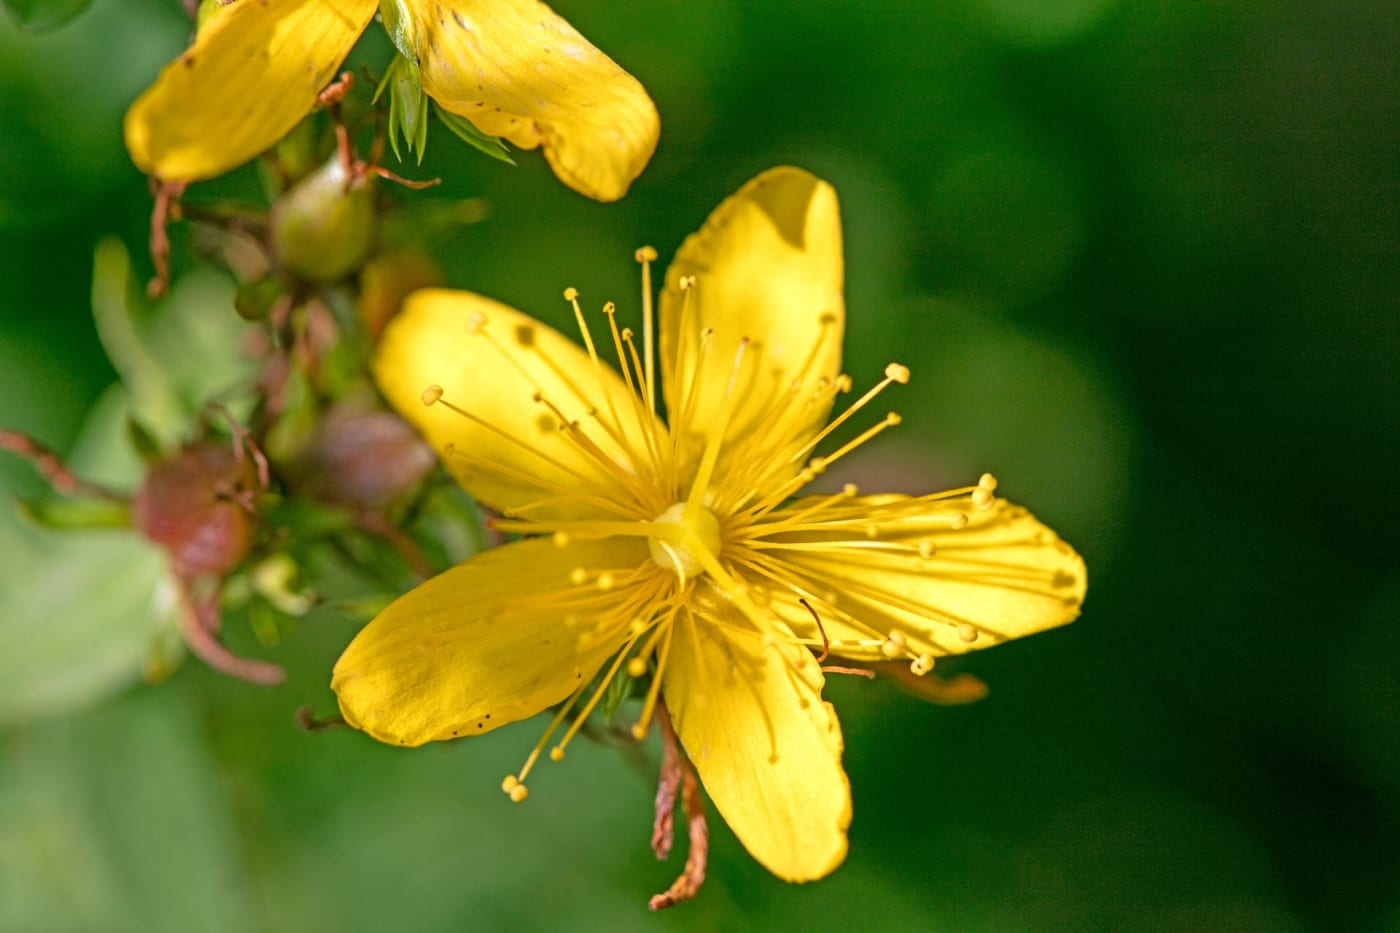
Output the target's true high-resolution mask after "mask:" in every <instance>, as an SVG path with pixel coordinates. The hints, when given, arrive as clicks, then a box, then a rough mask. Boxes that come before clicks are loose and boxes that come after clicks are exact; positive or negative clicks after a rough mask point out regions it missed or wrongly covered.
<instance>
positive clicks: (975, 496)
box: [972, 486, 996, 510]
mask: <svg viewBox="0 0 1400 933" xmlns="http://www.w3.org/2000/svg"><path fill="white" fill-rule="evenodd" d="M995 501H996V496H994V495H992V491H991V490H990V489H987V488H986V487H984V486H978V487H977V488H976V489H974V490H972V506H973V508H976V509H981V510H986V509H990V508H991V507H992V503H993V502H995Z"/></svg>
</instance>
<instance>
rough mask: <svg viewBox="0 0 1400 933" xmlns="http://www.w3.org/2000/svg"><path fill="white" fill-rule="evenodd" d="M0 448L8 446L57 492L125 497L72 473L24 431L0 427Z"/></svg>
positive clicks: (118, 498)
mask: <svg viewBox="0 0 1400 933" xmlns="http://www.w3.org/2000/svg"><path fill="white" fill-rule="evenodd" d="M0 450H8V451H9V452H10V453H12V454H17V455H19V456H21V457H23V458H24V459H26V460H28V461H29V462H30V463H32V464H34V469H36V470H38V471H39V475H40V476H42V477H43V478H44V481H45V482H47V483H48V484H49V485H50V486H52V487H53V490H54V492H56V493H59V494H60V495H64V496H91V497H93V498H98V499H110V500H113V501H116V502H122V501H125V500H123V499H122V497H121V496H119V495H117V494H116V493H114V492H112V491H111V490H110V489H103V488H102V487H101V486H94V485H93V484H92V483H89V482H86V481H84V480H81V479H79V478H78V477H77V476H75V475H73V473H72V472H71V471H70V470H69V469H68V467H67V466H65V465H64V463H63V459H62V458H61V457H59V455H58V454H56V453H54V452H53V451H52V450H49V449H48V448H47V447H45V446H44V445H43V444H40V443H39V442H38V441H36V440H34V438H32V437H29V436H28V435H26V434H21V433H19V432H18V431H6V430H0Z"/></svg>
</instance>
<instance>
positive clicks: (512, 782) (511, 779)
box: [501, 774, 520, 794]
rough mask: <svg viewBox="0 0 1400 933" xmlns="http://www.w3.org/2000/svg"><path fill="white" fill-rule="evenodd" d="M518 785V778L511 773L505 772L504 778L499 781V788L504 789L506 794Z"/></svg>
mask: <svg viewBox="0 0 1400 933" xmlns="http://www.w3.org/2000/svg"><path fill="white" fill-rule="evenodd" d="M519 786H520V778H518V777H516V776H515V775H513V774H507V775H506V776H505V779H504V780H502V781H501V790H503V791H505V792H506V793H507V794H509V793H510V792H511V791H513V790H515V789H516V788H517V787H519Z"/></svg>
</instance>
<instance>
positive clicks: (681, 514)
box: [647, 502, 721, 580]
mask: <svg viewBox="0 0 1400 933" xmlns="http://www.w3.org/2000/svg"><path fill="white" fill-rule="evenodd" d="M655 521H656V524H658V525H669V526H673V527H675V528H676V529H677V532H678V533H675V534H666V535H663V536H657V537H652V538H648V539H647V543H648V544H649V545H650V546H651V559H652V560H654V561H656V563H657V564H659V565H660V566H662V567H664V568H666V569H667V570H673V571H675V572H676V575H677V576H679V577H681V578H682V580H684V579H685V578H686V577H698V576H700V575H701V574H703V573H704V572H705V565H704V563H703V562H702V561H701V559H700V556H699V550H700V549H703V551H705V552H708V554H709V555H710V557H711V558H712V559H713V558H715V557H718V556H719V549H720V543H721V539H720V533H719V519H717V518H715V516H714V513H712V512H710V510H708V509H705V508H700V507H698V506H697V507H696V508H693V509H691V510H690V512H689V514H687V512H686V504H685V503H684V502H677V503H676V504H675V505H673V506H671V507H669V508H668V509H666V511H664V512H662V513H661V514H660V515H658V516H656V519H655ZM666 530H667V531H669V530H670V529H669V528H668V529H666Z"/></svg>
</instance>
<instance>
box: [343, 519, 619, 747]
mask: <svg viewBox="0 0 1400 933" xmlns="http://www.w3.org/2000/svg"><path fill="white" fill-rule="evenodd" d="M645 556H646V545H645V544H643V543H640V542H636V541H630V540H624V541H591V542H590V541H579V542H574V543H571V544H569V545H568V546H567V547H556V546H555V544H554V543H553V542H552V541H550V540H548V539H535V540H530V541H522V542H518V543H515V544H507V545H503V546H501V547H498V548H495V549H493V550H490V551H485V552H483V553H481V554H479V555H477V556H476V557H473V558H472V559H471V560H469V561H467V562H466V563H465V564H462V565H460V566H458V567H455V568H453V569H452V570H449V571H447V572H446V573H444V574H441V575H440V576H437V577H434V578H433V579H431V580H429V581H428V582H427V583H424V584H423V585H421V586H419V587H417V588H416V589H414V590H411V591H410V592H409V593H408V594H407V595H405V596H403V597H401V598H400V599H398V600H396V601H395V602H394V603H393V604H392V605H390V606H389V608H388V609H385V610H384V611H383V612H381V613H380V614H379V616H378V617H377V618H375V620H374V621H373V622H371V623H370V624H369V625H367V626H366V627H365V628H364V629H363V630H362V631H361V632H360V634H359V635H357V636H355V640H354V641H352V642H351V643H350V646H349V647H348V648H346V649H345V653H344V654H343V655H341V657H340V660H339V661H338V662H337V663H336V666H335V673H334V675H333V678H332V680H331V688H332V689H333V690H335V692H336V695H337V696H338V697H339V698H340V710H341V713H342V714H343V715H344V716H345V721H346V722H348V723H349V724H350V725H352V726H354V727H355V728H356V729H361V730H363V731H365V732H367V733H369V734H370V735H372V736H374V737H375V738H376V739H379V740H380V741H381V742H389V743H391V744H394V745H422V744H423V743H424V742H431V741H433V740H435V739H450V738H455V737H457V736H459V735H478V734H480V733H483V732H487V731H490V730H491V729H494V728H496V727H497V726H502V725H505V724H506V723H508V722H514V721H515V720H518V719H524V718H525V717H527V716H533V715H534V714H535V713H538V712H539V711H540V710H542V709H544V708H546V707H548V706H550V705H552V704H554V703H558V702H560V701H561V700H563V699H564V698H565V697H567V696H568V695H569V694H570V693H572V692H573V691H574V690H575V689H577V688H578V687H579V686H581V685H583V684H586V683H587V682H588V681H589V679H590V678H592V676H593V674H594V673H595V672H596V671H597V670H598V668H599V667H600V666H601V665H602V663H603V661H604V660H605V659H606V658H607V657H608V655H610V654H612V653H614V652H616V651H617V649H618V648H619V647H620V646H621V644H622V641H623V638H624V637H625V636H626V634H627V622H628V621H629V619H630V617H628V618H623V619H618V620H611V623H610V624H611V629H612V630H599V629H598V628H597V623H596V621H595V620H596V619H597V618H599V617H600V616H601V617H604V618H607V617H608V615H609V613H610V612H613V611H615V609H616V606H617V604H618V603H619V602H620V601H621V600H622V599H625V598H626V591H625V590H624V589H622V588H619V589H618V590H615V591H612V592H609V593H602V592H600V591H598V590H597V589H596V588H592V587H588V586H586V585H585V586H577V585H575V584H574V583H572V582H571V581H570V574H571V573H572V572H573V571H574V569H575V568H578V567H584V568H590V569H597V568H600V567H602V568H613V567H627V566H636V565H637V563H639V562H640V561H641V560H642V559H643V558H644V557H645ZM565 601H567V602H568V607H569V608H568V609H567V610H565V609H563V608H561V605H562V604H563V603H564V602H565ZM567 612H572V613H575V614H576V615H577V619H576V620H575V621H574V623H573V625H570V624H569V623H568V621H567V620H566V618H565V616H566V614H567ZM612 623H615V624H612Z"/></svg>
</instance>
